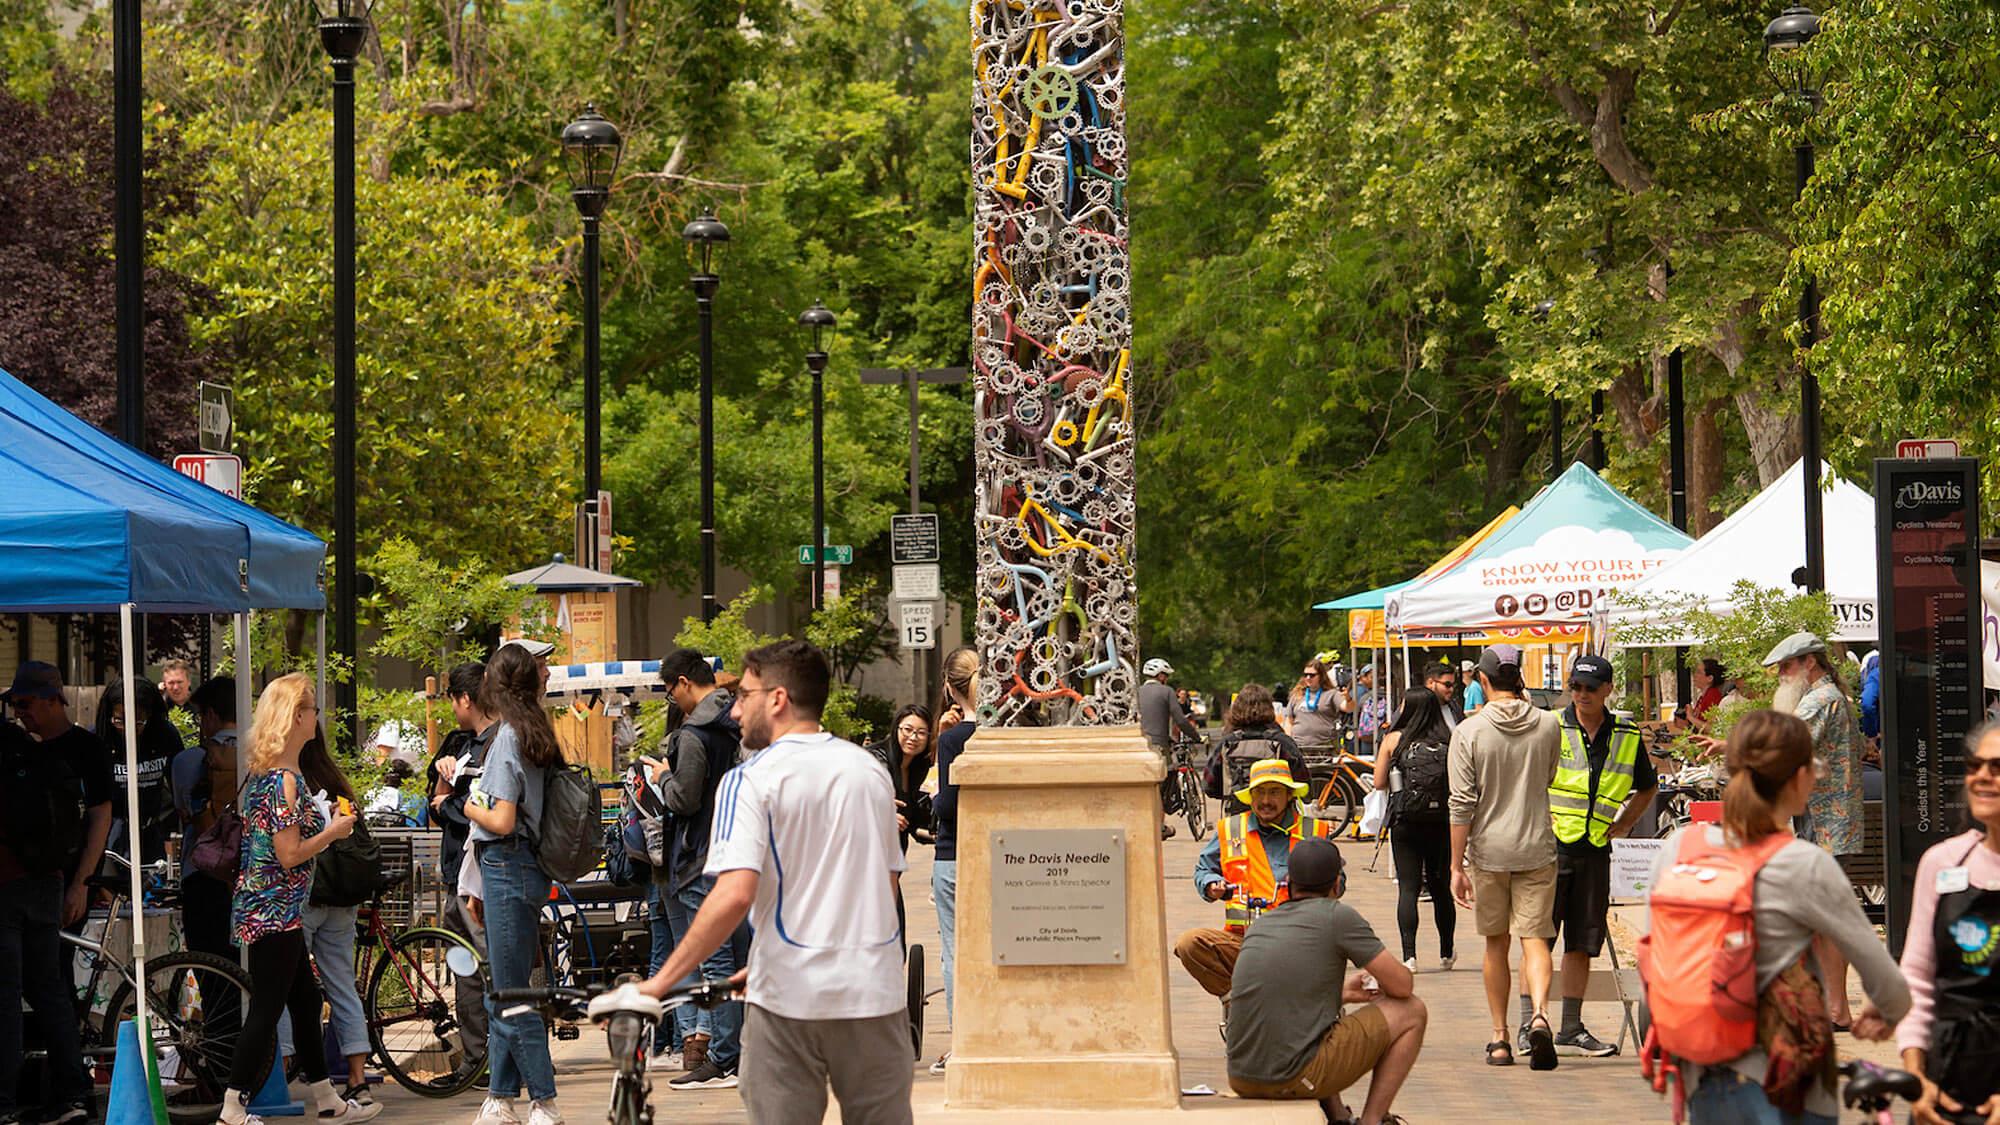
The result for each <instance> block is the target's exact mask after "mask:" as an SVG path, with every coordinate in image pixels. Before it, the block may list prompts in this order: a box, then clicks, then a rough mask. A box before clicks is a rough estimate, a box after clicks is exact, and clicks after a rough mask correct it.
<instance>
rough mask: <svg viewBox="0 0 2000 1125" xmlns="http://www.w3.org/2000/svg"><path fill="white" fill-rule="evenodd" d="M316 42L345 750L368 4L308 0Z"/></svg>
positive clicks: (350, 719)
mask: <svg viewBox="0 0 2000 1125" xmlns="http://www.w3.org/2000/svg"><path fill="white" fill-rule="evenodd" d="M316 2H317V3H318V5H319V41H320V44H321V45H322V46H324V47H325V48H326V55H327V58H328V59H329V60H330V61H331V62H332V64H333V525H334V531H333V537H334V544H333V552H334V554H333V557H334V572H333V574H334V577H333V584H334V590H335V598H336V599H337V602H336V606H337V608H336V611H335V613H334V629H333V647H334V651H335V652H336V653H337V654H339V655H340V656H342V657H344V658H345V659H346V661H347V666H348V676H347V678H346V679H345V680H342V681H339V682H338V684H337V686H336V687H335V688H334V712H335V719H336V723H337V725H338V726H339V727H340V728H341V729H342V730H343V731H345V732H346V734H345V738H346V744H347V746H348V748H349V749H353V748H355V747H357V746H359V745H360V742H359V738H360V735H359V732H358V731H357V730H356V729H355V722H356V717H357V715H356V709H355V688H356V684H355V680H356V677H358V676H359V675H360V668H359V664H358V663H357V658H358V656H359V653H358V651H357V650H358V648H359V643H358V640H357V637H356V633H357V630H358V625H357V622H356V620H355V615H356V613H357V606H358V603H359V598H358V596H357V595H358V593H359V591H358V590H357V589H356V585H357V583H358V582H359V571H358V569H357V560H356V558H355V555H356V552H357V551H358V550H359V544H358V543H357V542H356V536H355V529H354V526H355V520H354V504H355V484H354V60H355V58H356V57H357V56H359V55H360V54H361V48H362V45H363V44H365V43H366V42H367V41H368V7H369V3H370V0H316Z"/></svg>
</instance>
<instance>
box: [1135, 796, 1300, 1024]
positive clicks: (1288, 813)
mask: <svg viewBox="0 0 2000 1125" xmlns="http://www.w3.org/2000/svg"><path fill="white" fill-rule="evenodd" d="M1305 795H1306V783H1305V782H1303V781H1293V780H1292V768H1291V767H1290V766H1288V765H1286V764H1285V761H1284V759H1282V758H1265V759H1264V760H1263V761H1260V762H1257V763H1255V764H1254V765H1252V766H1251V767H1250V778H1249V784H1247V785H1245V786H1244V787H1243V788H1241V789H1238V790H1237V791H1236V799H1237V800H1239V801H1242V802H1243V803H1245V804H1247V805H1249V806H1250V811H1249V812H1243V813H1237V814H1236V815H1235V816H1231V817H1225V818H1223V821H1222V823H1221V824H1219V825H1217V826H1216V829H1215V839H1213V840H1210V841H1209V842H1208V847H1207V848H1205V849H1203V851H1202V853H1201V858H1200V859H1198V860H1196V861H1195V865H1194V889H1195V890H1196V891H1197V892H1198V893H1200V895H1201V897H1202V898H1204V899H1207V900H1208V901H1209V902H1217V901H1220V900H1222V899H1225V898H1226V899H1228V900H1229V906H1228V909H1227V911H1226V912H1225V913H1224V915H1223V928H1222V929H1219V930H1218V929H1214V928H1211V927H1204V928H1201V929H1194V930H1189V931H1188V932H1186V933H1184V934H1182V935H1181V936H1180V938H1179V939H1178V940H1176V941H1175V942H1174V956H1176V957H1178V958H1180V959H1181V964H1182V965H1184V966H1186V967H1187V971H1188V975H1189V976H1191V977H1193V978H1194V979H1195V982H1196V983H1198V984H1200V985H1201V986H1202V987H1203V988H1205V989H1207V990H1208V993H1209V995H1211V996H1215V997H1218V998H1221V999H1223V1000H1224V1002H1225V1003H1227V997H1228V996H1229V978H1230V974H1231V973H1232V972H1233V971H1234V970H1235V968H1236V954H1237V952H1238V951H1239V950H1241V949H1242V948H1243V931H1244V930H1246V929H1248V928H1249V926H1250V921H1251V917H1252V914H1251V912H1252V910H1253V909H1254V910H1264V909H1268V908H1269V907H1271V906H1275V905H1277V904H1278V903H1281V902H1283V901H1285V898H1286V890H1285V877H1286V874H1287V871H1288V870H1289V868H1288V863H1289V861H1290V859H1291V854H1292V848H1293V847H1294V845H1296V844H1297V842H1298V841H1300V840H1303V839H1306V838H1309V837H1314V836H1327V835H1329V834H1331V832H1332V830H1333V824H1332V822H1330V821H1325V820H1319V819H1317V818H1315V817H1310V816H1307V815H1306V814H1305V810H1304V809H1302V808H1300V807H1299V798H1301V797H1303V796H1305ZM1252 899H1261V900H1262V902H1261V903H1259V904H1258V905H1256V906H1255V907H1253V906H1252V905H1251V900H1252Z"/></svg>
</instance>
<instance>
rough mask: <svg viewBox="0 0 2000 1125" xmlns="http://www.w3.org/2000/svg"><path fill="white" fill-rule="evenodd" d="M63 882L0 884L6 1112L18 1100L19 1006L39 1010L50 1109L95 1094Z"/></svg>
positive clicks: (1, 1087)
mask: <svg viewBox="0 0 2000 1125" xmlns="http://www.w3.org/2000/svg"><path fill="white" fill-rule="evenodd" d="M62 897H63V882H62V876H61V875H56V874H48V875H24V876H22V877H21V878H19V879H14V880H11V881H9V882H7V883H4V884H0V1111H10V1110H14V1109H17V1108H24V1107H19V1106H17V1105H16V1104H15V1102H14V1093H15V1090H16V1088H17V1087H16V1085H15V1083H16V1081H17V1079H18V1077H19V1070H20V1066H21V1052H22V1047H21V1023H22V1018H23V1017H22V1014H21V1000H22V998H23V997H24V996H25V997H26V998H27V1001H28V1003H29V1004H31V1005H33V1006H34V1009H35V1022H37V1023H39V1024H40V1025H41V1028H42V1039H43V1042H44V1044H45V1045H46V1046H47V1048H48V1064H47V1066H48V1076H49V1088H48V1089H44V1090H43V1091H42V1093H43V1095H44V1099H43V1100H44V1104H46V1105H48V1106H51V1107H53V1106H63V1105H68V1104H69V1103H71V1102H73V1101H76V1100H78V1099H80V1098H83V1097H87V1096H88V1095H89V1094H90V1079H89V1078H88V1077H86V1076H85V1075H84V1072H83V1068H82V1067H81V1066H79V1065H77V1061H76V1060H78V1059H80V1058H82V1057H83V1051H82V1049H81V1048H80V1047H79V1046H78V1045H77V1030H76V1001H75V997H74V996H72V995H71V993H70V974H69V972H68V969H69V957H68V955H67V954H65V953H63V952H62V950H63V948H64V947H63V944H62V938H60V937H58V936H57V935H58V934H60V933H61V932H62Z"/></svg>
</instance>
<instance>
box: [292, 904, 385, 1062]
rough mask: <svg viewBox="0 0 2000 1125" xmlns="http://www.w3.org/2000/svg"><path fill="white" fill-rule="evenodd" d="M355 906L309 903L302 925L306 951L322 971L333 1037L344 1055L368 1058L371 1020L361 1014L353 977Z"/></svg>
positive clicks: (320, 974)
mask: <svg viewBox="0 0 2000 1125" xmlns="http://www.w3.org/2000/svg"><path fill="white" fill-rule="evenodd" d="M359 913H360V908H359V907H355V906H313V905H311V904H307V906H306V909H305V914H304V915H303V916H302V917H301V918H300V923H301V925H303V926H304V927H305V931H306V949H307V950H309V951H311V953H312V957H313V964H314V965H315V966H317V967H318V969H319V987H320V991H321V992H324V993H326V1006H327V1009H328V1011H329V1013H330V1017H329V1018H328V1020H327V1022H328V1023H330V1024H332V1025H333V1038H334V1039H336V1040H338V1041H339V1043H340V1053H341V1054H343V1055H366V1054H367V1053H368V1051H369V1047H368V1017H367V1016H365V1015H363V1014H362V1013H361V990H360V988H359V987H358V981H357V980H356V979H355V976H354V920H355V918H356V916H357V915H359Z"/></svg>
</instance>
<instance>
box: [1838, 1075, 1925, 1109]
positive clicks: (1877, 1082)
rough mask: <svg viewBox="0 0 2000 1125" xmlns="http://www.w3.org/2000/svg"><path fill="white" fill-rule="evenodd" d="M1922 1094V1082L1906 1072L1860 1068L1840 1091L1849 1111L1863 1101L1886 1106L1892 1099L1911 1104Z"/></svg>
mask: <svg viewBox="0 0 2000 1125" xmlns="http://www.w3.org/2000/svg"><path fill="white" fill-rule="evenodd" d="M1923 1094H1924V1083H1923V1080H1922V1079H1920V1078H1918V1077H1917V1076H1916V1075H1914V1074H1911V1073H1910V1072H1908V1071H1906V1070H1889V1069H1886V1068H1881V1069H1878V1068H1876V1067H1862V1068H1859V1070H1858V1073H1856V1074H1855V1076H1854V1077H1853V1078H1850V1079H1848V1080H1847V1089H1846V1090H1844V1091H1842V1093H1841V1100H1842V1101H1843V1102H1845V1103H1847V1107H1848V1108H1849V1109H1853V1108H1855V1107H1856V1106H1860V1105H1863V1104H1864V1102H1865V1101H1873V1102H1874V1103H1875V1104H1877V1105H1887V1104H1888V1101H1889V1099H1890V1098H1892V1097H1894V1098H1901V1099H1903V1100H1904V1101H1906V1102H1913V1101H1916V1100H1917V1099H1918V1098H1920V1097H1922V1096H1923Z"/></svg>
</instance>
